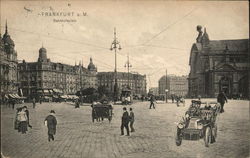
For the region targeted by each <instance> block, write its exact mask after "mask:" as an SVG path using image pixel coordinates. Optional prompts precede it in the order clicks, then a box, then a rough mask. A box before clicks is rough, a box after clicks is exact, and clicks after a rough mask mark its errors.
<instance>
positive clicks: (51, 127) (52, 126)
mask: <svg viewBox="0 0 250 158" xmlns="http://www.w3.org/2000/svg"><path fill="white" fill-rule="evenodd" d="M44 121H45V125H46V126H47V127H48V140H49V142H50V139H52V140H53V141H54V135H55V134H56V125H57V120H56V117H55V111H54V110H51V111H50V114H49V116H47V117H46V118H45V120H44Z"/></svg>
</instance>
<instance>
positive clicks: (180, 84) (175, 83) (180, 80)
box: [158, 75, 188, 97]
mask: <svg viewBox="0 0 250 158" xmlns="http://www.w3.org/2000/svg"><path fill="white" fill-rule="evenodd" d="M158 86H159V87H158V88H159V95H166V89H167V90H168V92H167V94H168V97H170V96H171V95H177V96H186V95H187V93H188V80H187V76H176V75H167V82H166V76H165V75H164V76H162V77H161V78H160V80H159V81H158Z"/></svg>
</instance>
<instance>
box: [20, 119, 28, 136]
mask: <svg viewBox="0 0 250 158" xmlns="http://www.w3.org/2000/svg"><path fill="white" fill-rule="evenodd" d="M19 128H20V130H19V131H20V132H22V133H26V131H28V128H27V121H21V122H20V124H19Z"/></svg>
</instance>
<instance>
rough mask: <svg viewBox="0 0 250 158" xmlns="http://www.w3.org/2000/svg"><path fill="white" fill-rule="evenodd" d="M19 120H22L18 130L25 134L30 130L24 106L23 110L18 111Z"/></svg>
mask: <svg viewBox="0 0 250 158" xmlns="http://www.w3.org/2000/svg"><path fill="white" fill-rule="evenodd" d="M17 120H18V121H19V122H20V123H19V130H18V132H22V134H25V133H26V132H27V131H28V128H27V121H28V118H27V115H26V112H25V109H24V108H22V110H21V111H20V112H18V113H17Z"/></svg>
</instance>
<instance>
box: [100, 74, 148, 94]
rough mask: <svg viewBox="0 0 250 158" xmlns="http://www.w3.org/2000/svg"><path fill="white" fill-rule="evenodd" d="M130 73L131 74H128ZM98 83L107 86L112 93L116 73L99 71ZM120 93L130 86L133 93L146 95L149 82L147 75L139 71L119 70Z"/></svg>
mask: <svg viewBox="0 0 250 158" xmlns="http://www.w3.org/2000/svg"><path fill="white" fill-rule="evenodd" d="M128 75H129V76H128ZM97 79H98V85H99V86H104V87H106V88H107V89H108V90H109V91H110V92H111V93H113V92H114V84H115V73H114V72H99V73H98V74H97ZM117 85H118V93H119V94H121V91H122V89H125V88H127V87H128V85H129V87H130V89H131V90H132V93H133V95H138V96H141V95H146V94H147V83H146V75H141V74H138V73H129V74H128V73H126V72H117Z"/></svg>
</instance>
